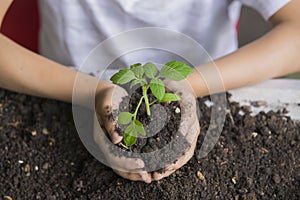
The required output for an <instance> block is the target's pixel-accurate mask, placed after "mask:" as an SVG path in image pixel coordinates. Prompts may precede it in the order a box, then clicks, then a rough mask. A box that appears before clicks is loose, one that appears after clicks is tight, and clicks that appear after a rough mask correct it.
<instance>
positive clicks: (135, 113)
mask: <svg viewBox="0 0 300 200" xmlns="http://www.w3.org/2000/svg"><path fill="white" fill-rule="evenodd" d="M144 98H145V97H144V96H142V97H141V99H140V101H139V103H138V105H137V107H136V108H135V111H134V113H133V120H136V115H137V112H138V111H139V108H140V106H141V104H142V102H143V99H144Z"/></svg>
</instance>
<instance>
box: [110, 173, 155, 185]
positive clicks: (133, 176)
mask: <svg viewBox="0 0 300 200" xmlns="http://www.w3.org/2000/svg"><path fill="white" fill-rule="evenodd" d="M114 171H115V173H116V174H118V175H119V176H121V177H123V178H126V179H129V180H132V181H144V182H145V183H151V181H152V177H151V174H149V173H147V172H140V173H130V172H123V171H118V170H114Z"/></svg>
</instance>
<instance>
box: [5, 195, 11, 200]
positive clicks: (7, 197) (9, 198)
mask: <svg viewBox="0 0 300 200" xmlns="http://www.w3.org/2000/svg"><path fill="white" fill-rule="evenodd" d="M4 199H5V200H13V198H11V197H10V196H4Z"/></svg>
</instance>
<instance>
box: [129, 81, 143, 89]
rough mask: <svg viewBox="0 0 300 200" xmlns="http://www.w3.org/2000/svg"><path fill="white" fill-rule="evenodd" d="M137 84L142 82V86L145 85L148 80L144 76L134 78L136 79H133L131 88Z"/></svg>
mask: <svg viewBox="0 0 300 200" xmlns="http://www.w3.org/2000/svg"><path fill="white" fill-rule="evenodd" d="M137 84H140V85H141V86H143V85H146V84H147V81H146V79H144V78H142V79H137V80H134V81H132V83H131V85H130V89H131V88H133V87H134V86H136V85H137Z"/></svg>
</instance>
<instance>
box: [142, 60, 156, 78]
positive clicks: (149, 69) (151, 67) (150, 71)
mask: <svg viewBox="0 0 300 200" xmlns="http://www.w3.org/2000/svg"><path fill="white" fill-rule="evenodd" d="M143 67H144V69H145V74H146V76H147V77H148V78H154V77H155V75H156V74H157V71H158V70H157V67H156V65H155V64H153V63H151V62H148V63H146V64H144V66H143Z"/></svg>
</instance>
